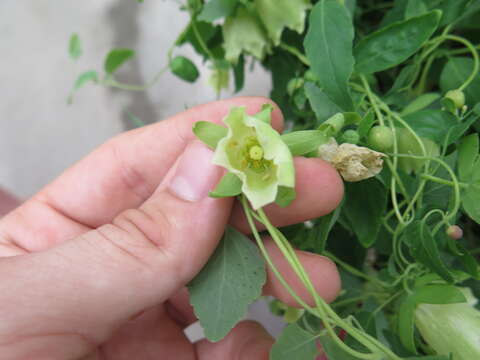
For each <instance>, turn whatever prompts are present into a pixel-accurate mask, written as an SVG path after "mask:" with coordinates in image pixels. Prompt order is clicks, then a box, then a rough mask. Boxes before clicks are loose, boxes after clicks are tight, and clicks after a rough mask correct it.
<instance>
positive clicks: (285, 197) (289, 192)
mask: <svg viewBox="0 0 480 360" xmlns="http://www.w3.org/2000/svg"><path fill="white" fill-rule="evenodd" d="M296 196H297V193H296V192H295V189H294V188H291V187H286V186H279V187H278V193H277V197H276V198H275V203H276V204H277V205H278V206H280V207H282V208H284V207H287V206H288V205H290V203H291V202H292V201H293V200H295V197H296Z"/></svg>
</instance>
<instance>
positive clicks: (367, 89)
mask: <svg viewBox="0 0 480 360" xmlns="http://www.w3.org/2000/svg"><path fill="white" fill-rule="evenodd" d="M360 79H361V80H362V85H363V87H364V89H365V92H366V94H367V97H368V99H369V100H370V103H371V104H372V107H373V110H374V111H375V114H376V115H377V119H378V121H379V122H380V125H383V124H384V121H383V115H382V112H381V111H380V109H379V108H378V106H377V103H376V101H375V99H374V96H373V94H372V90H371V89H370V85H368V81H367V78H366V77H365V75H360Z"/></svg>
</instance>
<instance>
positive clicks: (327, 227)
mask: <svg viewBox="0 0 480 360" xmlns="http://www.w3.org/2000/svg"><path fill="white" fill-rule="evenodd" d="M342 205H343V201H342V203H341V204H340V205H339V206H338V207H337V208H336V209H335V210H334V211H332V212H331V213H330V214H328V215H324V216H322V217H321V218H320V220H318V226H317V227H318V235H317V238H316V240H315V253H317V254H322V253H323V252H324V251H325V248H326V246H327V240H328V235H329V234H330V231H331V230H332V228H333V225H335V223H336V222H337V220H338V217H339V216H340V212H341V211H342Z"/></svg>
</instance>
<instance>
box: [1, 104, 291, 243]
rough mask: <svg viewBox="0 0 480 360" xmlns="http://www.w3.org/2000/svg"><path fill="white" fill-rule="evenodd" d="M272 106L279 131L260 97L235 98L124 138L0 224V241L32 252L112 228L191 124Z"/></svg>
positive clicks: (178, 149)
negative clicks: (106, 226)
mask: <svg viewBox="0 0 480 360" xmlns="http://www.w3.org/2000/svg"><path fill="white" fill-rule="evenodd" d="M265 103H270V104H272V105H273V107H274V110H273V112H272V125H273V126H274V127H275V128H276V129H277V130H279V131H280V130H281V129H282V126H283V117H282V114H281V112H280V110H279V109H278V107H277V106H276V105H275V104H274V103H273V102H272V101H271V100H269V99H267V98H263V97H238V98H233V99H227V100H221V101H216V102H213V103H208V104H204V105H199V106H195V107H193V108H191V109H189V110H187V111H184V112H182V113H180V114H178V115H175V116H173V117H170V118H168V119H166V120H164V121H161V122H158V123H155V124H152V125H149V126H145V127H143V128H139V129H135V130H132V131H129V132H126V133H123V134H121V135H119V136H117V137H115V138H113V139H112V140H110V141H109V142H107V143H105V144H104V145H102V146H101V147H99V148H98V149H97V150H95V151H94V152H93V153H91V154H90V155H88V156H87V157H86V158H84V159H83V160H81V161H80V162H78V163H77V164H75V165H74V166H73V167H71V168H70V169H68V170H67V171H65V172H64V173H63V174H62V175H61V176H60V177H59V178H57V179H56V180H55V181H54V182H52V183H51V184H50V185H48V186H46V187H45V188H44V189H43V190H41V191H40V192H39V193H38V194H37V195H35V196H34V197H33V198H32V199H30V200H29V201H27V202H26V203H24V204H23V205H22V206H21V207H20V208H18V209H17V210H16V211H14V212H13V213H11V214H10V215H9V216H7V217H6V218H4V219H2V220H3V221H2V226H0V243H1V242H2V239H1V237H2V236H1V235H3V237H4V238H6V239H7V240H8V239H11V241H12V242H13V243H16V244H17V245H18V246H19V247H20V248H24V249H25V250H27V251H37V250H42V249H45V248H47V247H50V246H52V245H54V244H56V243H58V242H62V241H65V240H67V239H69V238H73V237H75V236H78V235H80V234H82V233H83V232H86V231H88V230H89V229H91V228H96V227H98V226H100V225H103V224H106V223H109V222H111V221H112V220H113V219H114V218H115V216H116V215H118V214H119V213H121V212H122V211H123V210H126V209H130V208H136V207H138V206H139V205H141V204H142V203H143V202H144V201H145V200H146V199H148V198H149V197H150V195H151V194H153V192H154V191H155V189H156V188H157V186H158V185H159V184H160V182H161V181H162V179H163V177H164V176H165V174H166V173H167V171H168V170H169V169H170V167H171V166H172V165H173V164H174V163H175V161H176V160H177V158H178V157H179V156H180V154H182V152H183V150H184V148H185V147H186V145H187V144H188V143H189V142H190V141H192V140H193V139H194V134H193V132H192V126H193V124H194V123H195V122H197V121H200V120H203V121H211V122H214V123H218V124H220V123H221V121H222V119H223V118H224V117H225V116H226V115H227V114H228V112H229V111H230V109H231V108H232V107H234V106H245V107H246V112H247V113H249V114H254V113H256V112H258V111H260V110H261V107H262V105H263V104H265Z"/></svg>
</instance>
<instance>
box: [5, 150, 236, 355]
mask: <svg viewBox="0 0 480 360" xmlns="http://www.w3.org/2000/svg"><path fill="white" fill-rule="evenodd" d="M212 155H213V153H212V151H210V150H208V149H207V148H206V147H205V146H204V145H202V144H199V143H193V144H190V145H189V146H188V147H187V149H186V150H185V152H184V153H183V155H182V156H181V157H180V159H179V161H178V163H177V164H175V165H174V166H173V167H172V169H171V172H169V174H167V176H166V177H165V180H164V182H162V184H161V185H160V186H159V188H158V189H157V190H156V191H155V193H154V194H153V195H152V197H151V198H149V199H148V200H147V201H146V202H145V203H144V204H142V205H141V206H140V207H139V208H138V209H130V210H126V211H124V212H122V213H121V214H120V215H118V216H117V217H116V218H115V219H114V220H113V222H112V223H111V224H107V225H104V226H101V227H99V228H98V229H97V230H93V231H90V232H88V233H86V234H83V235H82V236H80V237H78V238H76V239H74V240H73V241H67V242H65V243H63V244H61V245H59V246H56V247H54V248H52V249H50V250H48V251H43V252H38V253H32V254H28V255H24V256H16V257H10V258H5V259H1V261H0V303H1V304H2V314H5V316H4V315H2V324H1V326H0V330H2V329H5V328H6V329H7V333H9V334H23V333H24V332H25V331H28V332H34V333H48V334H81V335H83V337H81V336H79V341H85V340H84V338H85V337H88V339H89V342H90V343H92V342H93V343H95V344H100V343H103V341H105V340H106V339H107V338H109V336H110V335H111V334H112V333H113V331H114V330H115V329H116V328H118V326H119V325H120V324H122V323H124V322H125V321H127V320H128V319H130V318H131V317H132V316H133V315H135V314H137V313H138V312H140V311H141V310H144V309H147V308H151V307H153V306H154V305H156V304H159V303H162V302H164V301H166V300H167V299H168V298H169V297H170V296H171V295H172V294H174V293H175V292H177V291H178V289H180V288H181V287H182V286H184V285H185V284H186V283H188V282H189V281H190V280H191V279H192V277H193V276H194V275H195V274H196V273H198V272H199V271H200V269H201V268H202V267H203V265H204V264H205V262H206V261H207V259H208V257H209V256H210V254H211V253H212V252H213V250H214V249H215V247H216V245H217V243H218V240H219V239H220V237H221V235H222V233H223V229H224V228H225V226H226V222H227V220H228V218H229V215H230V209H231V205H232V200H231V199H228V198H227V199H213V198H209V197H208V196H207V195H208V191H209V190H211V188H212V187H213V186H214V185H215V184H216V183H217V182H218V180H219V177H220V175H221V171H220V168H218V167H216V166H214V165H213V164H212V163H211V157H212ZM199 174H201V176H199ZM45 299H48V301H45ZM45 319H49V320H48V321H45ZM36 321H38V323H36ZM32 322H35V323H32ZM0 333H1V331H0ZM0 335H1V334H0ZM34 335H35V334H31V338H35V336H34ZM47 345H49V346H54V344H47ZM55 346H61V343H60V344H56V345H55ZM68 346H69V347H72V345H71V344H68ZM75 355H78V354H75ZM72 357H73V355H72Z"/></svg>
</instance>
